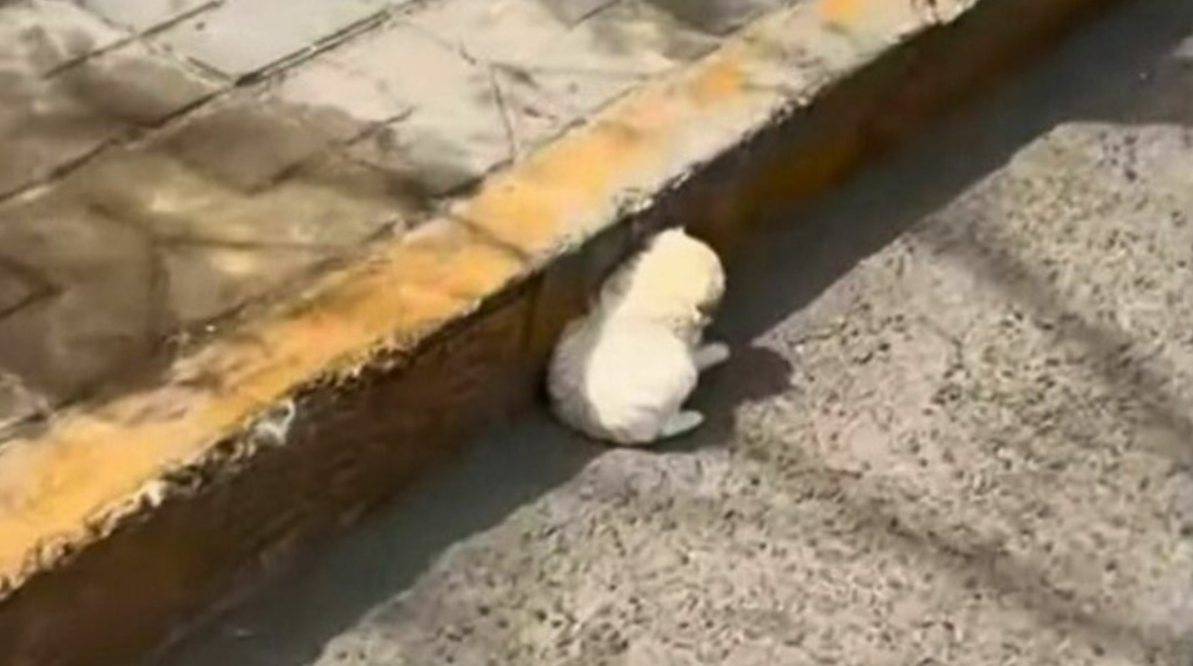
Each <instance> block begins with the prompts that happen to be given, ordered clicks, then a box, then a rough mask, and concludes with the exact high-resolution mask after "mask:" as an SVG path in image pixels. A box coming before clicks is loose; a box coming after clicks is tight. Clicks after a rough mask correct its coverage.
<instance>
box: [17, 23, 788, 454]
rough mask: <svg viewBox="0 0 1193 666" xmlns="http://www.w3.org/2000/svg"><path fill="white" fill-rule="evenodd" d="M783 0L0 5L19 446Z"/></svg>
mask: <svg viewBox="0 0 1193 666" xmlns="http://www.w3.org/2000/svg"><path fill="white" fill-rule="evenodd" d="M782 4H790V3H789V2H788V3H784V2H782V0H750V1H749V2H741V1H731V0H721V1H719V2H714V1H712V0H701V1H700V2H689V1H686V0H434V1H429V2H412V1H408V0H301V1H299V0H222V1H215V2H212V1H204V0H79V1H78V2H74V3H72V2H66V1H63V0H24V1H18V2H0V145H3V146H4V148H3V151H2V152H0V155H2V158H0V443H2V442H3V440H4V439H6V438H8V437H11V436H12V434H13V433H14V432H18V431H20V430H21V427H20V426H21V425H22V424H26V423H31V422H36V421H37V417H38V416H44V415H45V414H46V413H48V412H51V411H52V410H54V409H55V407H56V406H59V405H62V404H63V403H66V402H70V401H74V400H78V399H82V398H87V397H91V396H95V395H96V394H97V393H100V394H102V393H104V392H113V391H122V390H125V389H127V388H128V387H132V386H138V385H144V383H145V382H150V383H152V382H153V377H154V373H155V371H157V370H159V369H161V368H163V367H164V366H165V365H166V363H167V362H168V361H169V359H170V358H171V357H172V356H173V354H175V353H177V351H178V349H179V348H181V347H185V346H187V345H189V344H194V343H196V342H197V341H201V340H202V339H204V338H205V337H207V336H210V335H212V334H217V333H218V331H219V329H220V326H221V323H222V322H225V321H227V320H228V318H231V317H236V316H238V314H240V313H243V312H244V311H245V309H246V308H249V307H251V306H252V304H253V303H256V302H260V301H262V300H263V299H266V297H269V296H275V295H276V294H277V293H278V292H279V290H280V289H284V288H285V287H287V286H289V285H293V284H295V283H296V282H301V281H302V280H303V279H304V278H306V277H307V276H310V275H311V274H313V273H315V272H317V271H318V269H319V268H320V267H321V266H324V265H327V264H328V263H330V262H334V261H336V260H337V259H340V258H343V257H345V256H346V255H349V254H350V253H352V252H354V251H355V250H357V249H358V248H360V247H361V246H362V244H365V243H367V242H368V241H369V240H370V239H376V238H380V237H387V236H393V235H395V234H401V233H403V232H404V231H406V230H408V229H409V228H410V227H411V226H412V225H414V224H417V222H418V220H420V219H422V218H423V217H425V216H426V215H427V213H428V212H429V211H432V210H435V209H436V208H437V206H439V204H440V203H441V202H442V201H443V200H444V199H446V198H450V197H451V196H452V195H453V194H456V193H460V192H463V191H466V190H467V189H468V188H469V186H470V185H472V184H474V183H475V182H477V181H478V179H481V178H482V177H483V176H484V175H485V174H486V173H488V172H490V171H492V170H493V169H495V168H498V167H500V166H501V165H504V164H507V163H509V162H511V161H512V160H517V159H518V158H519V157H520V156H521V155H523V154H525V153H526V152H527V151H529V150H530V149H532V148H533V147H535V146H536V145H539V144H541V143H542V142H544V141H545V140H547V139H549V138H551V137H552V136H555V135H557V134H559V133H560V132H562V131H563V130H564V129H565V128H567V127H568V126H569V125H572V124H575V123H577V122H578V121H580V120H582V119H583V118H585V117H586V116H588V115H589V114H591V113H593V112H594V111H595V110H597V109H599V108H600V107H602V106H604V105H606V104H607V103H608V102H610V101H611V100H612V99H614V98H616V97H618V96H619V95H621V94H623V93H624V92H626V91H627V90H629V89H630V88H632V87H634V86H635V85H636V84H638V83H640V82H642V81H644V80H645V79H647V78H649V77H652V76H654V75H657V74H660V73H663V72H666V71H668V70H670V69H673V68H675V67H677V66H679V65H681V64H683V63H686V62H689V61H691V60H693V59H695V58H698V57H699V56H701V55H703V54H705V53H707V52H708V51H710V50H711V49H713V48H714V47H716V46H717V44H718V43H719V42H720V41H721V40H722V39H724V37H725V36H727V35H729V34H731V33H732V32H733V31H734V30H735V29H736V28H737V27H739V26H741V25H742V24H743V23H744V22H746V21H747V20H749V19H750V18H752V17H754V16H756V15H758V14H759V13H762V12H765V11H766V10H768V9H771V8H774V7H777V6H779V5H782Z"/></svg>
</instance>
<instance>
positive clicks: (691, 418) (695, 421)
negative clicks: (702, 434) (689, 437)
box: [659, 411, 704, 439]
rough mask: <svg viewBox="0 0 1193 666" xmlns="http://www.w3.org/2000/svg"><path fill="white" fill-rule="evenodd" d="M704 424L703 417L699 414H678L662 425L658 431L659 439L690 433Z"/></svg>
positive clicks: (689, 412)
mask: <svg viewBox="0 0 1193 666" xmlns="http://www.w3.org/2000/svg"><path fill="white" fill-rule="evenodd" d="M703 423H704V415H703V414H701V413H700V412H691V411H688V412H679V413H678V414H675V415H674V416H672V417H671V418H669V419H667V421H666V422H665V423H663V427H662V429H660V430H659V439H670V438H671V437H678V436H680V435H685V434H687V433H689V432H692V431H693V430H695V429H696V428H699V427H700V426H701V425H702V424H703Z"/></svg>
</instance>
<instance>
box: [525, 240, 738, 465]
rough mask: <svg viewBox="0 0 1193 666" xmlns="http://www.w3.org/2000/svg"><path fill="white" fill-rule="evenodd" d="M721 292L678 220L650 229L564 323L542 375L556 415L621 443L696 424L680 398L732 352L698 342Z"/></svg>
mask: <svg viewBox="0 0 1193 666" xmlns="http://www.w3.org/2000/svg"><path fill="white" fill-rule="evenodd" d="M724 291H725V272H724V270H723V268H722V267H721V262H720V260H719V259H718V258H717V255H716V253H715V252H713V251H712V249H711V248H709V247H708V246H707V245H705V244H704V243H702V242H700V241H698V240H696V239H694V238H692V237H691V236H688V235H687V234H686V233H684V232H683V231H682V230H680V229H672V230H669V231H664V232H662V233H660V234H658V235H657V236H655V237H654V238H653V239H651V241H650V243H649V244H648V245H647V247H646V249H645V250H643V251H642V252H641V253H640V254H638V255H637V256H636V257H634V258H632V259H631V260H630V261H628V262H627V263H626V264H625V265H623V266H621V267H620V268H618V269H617V271H616V272H614V274H613V275H612V276H611V277H610V278H609V280H608V281H607V282H606V283H605V284H604V285H603V286H602V288H601V292H600V295H599V297H598V298H597V300H596V302H595V304H594V307H593V308H592V310H591V311H590V312H589V313H588V314H587V315H586V316H584V317H581V318H580V319H578V320H576V321H574V322H572V323H571V324H569V325H568V326H567V328H566V329H565V330H564V332H563V336H562V337H561V339H560V341H559V344H558V346H557V347H556V348H555V353H554V355H553V357H552V359H551V366H550V369H549V371H548V378H547V387H548V392H549V393H550V396H551V401H552V406H553V408H554V411H555V414H556V416H557V417H558V418H559V419H560V420H561V421H563V422H564V423H565V424H567V425H569V426H571V427H573V428H575V429H576V430H579V431H581V432H583V433H585V434H586V435H588V436H590V437H593V438H595V439H599V440H603V441H606V442H611V443H614V444H622V445H642V444H648V443H651V442H654V441H657V440H660V439H665V438H668V437H673V436H676V435H680V434H683V433H685V432H688V431H690V430H693V429H695V428H696V427H697V426H699V425H700V423H701V422H702V421H703V417H702V416H701V415H700V414H699V413H697V412H692V411H684V410H683V403H684V401H685V400H687V398H688V396H689V395H690V394H691V392H692V390H693V389H695V388H696V382H697V380H698V377H699V374H700V371H701V370H704V369H706V368H708V367H710V366H712V365H716V364H717V363H720V362H722V361H724V360H725V359H726V358H728V356H729V350H728V347H726V346H725V345H723V344H709V345H704V344H703V343H702V338H703V334H704V328H705V327H706V326H707V325H708V322H709V319H710V317H711V314H712V311H713V309H714V308H715V307H716V306H717V305H718V304H719V303H720V300H721V296H722V294H723V293H724Z"/></svg>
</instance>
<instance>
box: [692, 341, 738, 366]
mask: <svg viewBox="0 0 1193 666" xmlns="http://www.w3.org/2000/svg"><path fill="white" fill-rule="evenodd" d="M692 358H693V360H694V361H695V362H696V370H698V371H700V372H704V371H705V370H708V369H709V368H711V367H714V366H717V365H720V364H722V363H724V362H725V361H728V360H729V345H727V344H725V343H724V342H710V343H708V344H706V345H704V346H702V347H700V348H699V349H697V350H696V353H695V354H693V356H692Z"/></svg>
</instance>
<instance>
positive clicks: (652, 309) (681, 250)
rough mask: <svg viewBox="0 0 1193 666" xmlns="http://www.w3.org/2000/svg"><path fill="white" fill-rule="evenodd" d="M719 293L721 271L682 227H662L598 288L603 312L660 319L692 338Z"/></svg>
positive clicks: (722, 282)
mask: <svg viewBox="0 0 1193 666" xmlns="http://www.w3.org/2000/svg"><path fill="white" fill-rule="evenodd" d="M724 293H725V271H724V269H723V268H722V267H721V260H720V259H719V258H718V257H717V255H716V253H715V252H713V250H712V248H710V247H708V246H707V245H705V244H704V243H702V242H700V241H698V240H696V239H695V238H692V237H691V236H689V235H687V234H686V233H685V232H684V231H683V230H682V229H672V230H668V231H664V232H662V233H660V234H658V235H657V236H655V237H654V238H652V239H651V240H650V242H649V243H647V245H646V247H645V248H644V249H643V250H642V252H641V253H640V254H639V255H638V256H637V257H635V258H634V259H633V260H632V261H631V262H630V263H628V264H627V265H626V266H624V267H622V268H621V269H619V270H618V271H617V272H616V273H615V274H614V275H613V276H612V277H611V278H610V280H609V281H608V282H606V283H605V286H604V288H603V289H602V290H601V297H600V307H601V308H602V309H603V310H604V312H605V313H606V314H607V315H609V316H614V317H634V318H646V319H654V320H660V321H665V322H667V324H668V325H669V326H671V327H672V328H674V329H675V331H676V333H678V334H680V335H682V336H684V337H685V338H698V337H699V333H700V331H701V330H703V329H704V327H705V326H706V325H707V324H708V322H709V320H710V319H711V317H712V313H713V311H714V310H715V309H716V307H717V305H719V304H720V301H721V297H722V296H723V295H724Z"/></svg>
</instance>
